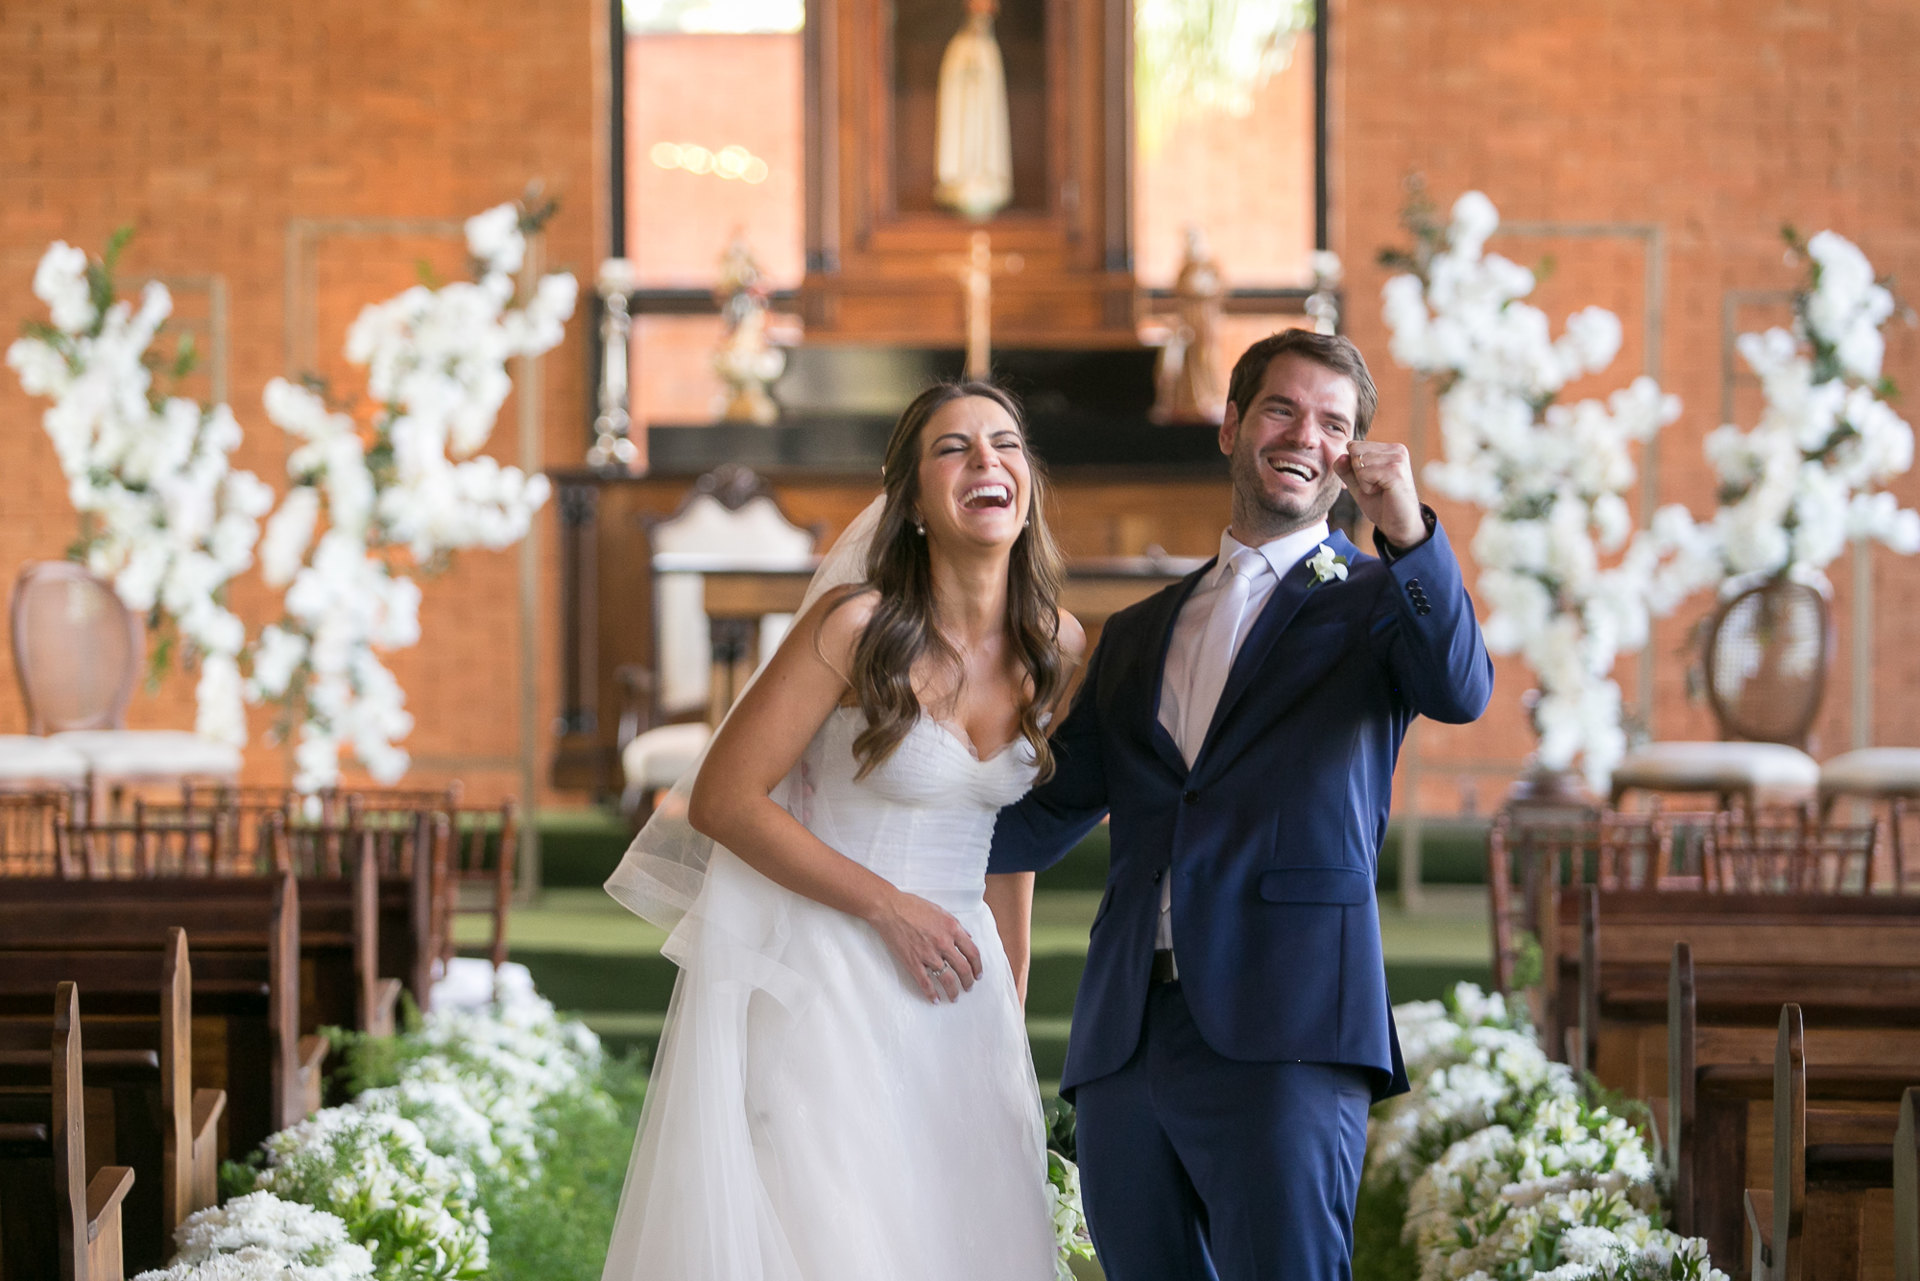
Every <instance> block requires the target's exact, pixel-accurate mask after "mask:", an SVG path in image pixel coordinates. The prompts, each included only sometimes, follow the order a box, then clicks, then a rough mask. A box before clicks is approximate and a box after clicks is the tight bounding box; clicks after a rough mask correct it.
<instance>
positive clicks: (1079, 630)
mask: <svg viewBox="0 0 1920 1281" xmlns="http://www.w3.org/2000/svg"><path fill="white" fill-rule="evenodd" d="M1060 653H1061V655H1062V656H1064V657H1065V658H1066V660H1067V663H1068V665H1069V666H1075V665H1078V664H1079V662H1080V660H1081V659H1083V658H1085V657H1086V656H1087V629H1086V628H1084V627H1082V626H1081V625H1080V620H1079V619H1077V618H1075V617H1074V616H1073V615H1072V614H1069V613H1068V612H1067V611H1066V610H1064V609H1063V610H1061V611H1060Z"/></svg>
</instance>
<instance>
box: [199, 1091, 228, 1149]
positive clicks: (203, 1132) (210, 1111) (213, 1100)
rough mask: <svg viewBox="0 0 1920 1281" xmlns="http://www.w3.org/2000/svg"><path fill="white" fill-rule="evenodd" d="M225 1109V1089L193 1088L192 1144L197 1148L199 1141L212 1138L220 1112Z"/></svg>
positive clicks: (218, 1121)
mask: <svg viewBox="0 0 1920 1281" xmlns="http://www.w3.org/2000/svg"><path fill="white" fill-rule="evenodd" d="M226 1110H227V1092H226V1091H225V1090H195V1091H194V1092H193V1146H194V1148H195V1149H196V1150H197V1149H198V1148H199V1146H200V1144H201V1143H203V1142H206V1141H209V1140H211V1139H212V1138H213V1136H214V1132H215V1129H216V1127H217V1126H218V1125H219V1124H220V1115H221V1113H223V1112H225V1111H226Z"/></svg>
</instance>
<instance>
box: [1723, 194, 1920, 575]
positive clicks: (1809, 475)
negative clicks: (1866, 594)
mask: <svg viewBox="0 0 1920 1281" xmlns="http://www.w3.org/2000/svg"><path fill="white" fill-rule="evenodd" d="M1788 244H1789V246H1790V253H1791V254H1792V255H1793V256H1795V257H1796V258H1797V259H1798V260H1799V261H1801V262H1802V263H1804V264H1805V266H1806V269H1807V271H1808V280H1807V283H1806V284H1805V285H1803V286H1802V287H1801V288H1800V289H1799V290H1797V291H1796V293H1795V295H1794V322H1793V328H1792V329H1791V330H1786V329H1779V328H1774V329H1769V330H1767V331H1766V332H1764V333H1758V334H1753V333H1749V334H1742V335H1741V336H1740V339H1739V343H1738V346H1739V351H1740V355H1741V357H1742V358H1743V359H1744V360H1745V361H1746V362H1747V365H1748V366H1749V367H1750V368H1751V369H1752V370H1753V372H1754V373H1755V374H1757V375H1758V376H1759V378H1760V385H1761V389H1762V392H1763V394H1764V395H1765V398H1766V408H1765V410H1764V411H1763V413H1762V414H1761V417H1760V421H1759V422H1758V423H1757V424H1755V426H1754V428H1753V430H1751V431H1748V432H1742V431H1741V430H1740V429H1739V428H1738V427H1736V426H1734V425H1732V424H1730V423H1729V424H1725V425H1723V426H1721V427H1719V428H1716V429H1715V430H1714V431H1712V432H1710V433H1709V434H1708V435H1707V439H1706V442H1705V449H1706V455H1707V460H1708V462H1709V463H1711V464H1712V466H1713V469H1714V474H1715V475H1716V476H1717V477H1718V479H1719V493H1720V505H1719V508H1718V510H1717V511H1716V512H1715V513H1714V517H1713V520H1712V522H1711V525H1710V526H1709V527H1708V528H1707V529H1706V530H1703V531H1699V532H1697V533H1695V534H1694V535H1693V537H1692V539H1691V543H1690V546H1689V547H1688V552H1689V556H1688V564H1689V565H1690V567H1691V569H1692V573H1693V578H1692V582H1693V583H1702V584H1704V583H1707V582H1712V581H1714V580H1716V579H1727V580H1731V581H1736V582H1737V581H1751V579H1752V578H1764V577H1772V576H1777V575H1784V574H1791V575H1794V576H1796V577H1800V578H1803V579H1812V580H1814V581H1819V579H1818V575H1819V572H1820V571H1821V570H1823V569H1824V568H1825V567H1826V566H1827V565H1829V564H1831V563H1832V562H1833V561H1834V560H1835V559H1836V558H1837V557H1838V556H1839V555H1840V553H1841V552H1842V551H1843V550H1845V548H1846V544H1847V541H1848V540H1849V539H1874V540H1877V541H1879V542H1881V543H1884V544H1885V545H1886V546H1888V547H1890V548H1892V549H1893V550H1894V551H1896V552H1899V553H1900V554H1902V555H1912V554H1913V553H1914V552H1916V551H1920V512H1916V511H1914V510H1913V509H1912V508H1902V507H1901V506H1900V505H1899V503H1898V501H1897V500H1896V499H1895V498H1894V496H1893V495H1892V494H1891V493H1889V492H1887V490H1886V488H1885V486H1887V485H1888V484H1889V483H1891V482H1892V481H1893V480H1895V479H1896V478H1898V477H1900V476H1903V475H1905V474H1906V473H1907V472H1908V471H1909V470H1910V469H1911V468H1912V467H1913V428H1912V427H1911V426H1909V425H1908V423H1907V422H1906V421H1905V420H1904V419H1902V418H1901V417H1900V415H1899V414H1897V413H1895V412H1894V410H1893V407H1892V406H1891V405H1889V404H1888V403H1887V399H1886V398H1887V397H1888V396H1890V395H1891V394H1892V392H1893V387H1892V384H1891V383H1890V382H1888V381H1887V379H1886V378H1885V377H1884V376H1883V375H1882V373H1881V360H1882V357H1883V354H1884V352H1885V349H1886V341H1885V338H1884V337H1883V336H1882V334H1881V332H1880V331H1881V328H1882V326H1884V325H1885V324H1886V323H1887V321H1888V320H1889V318H1891V317H1892V315H1893V314H1894V310H1895V308H1894V300H1893V295H1892V294H1891V293H1890V292H1889V291H1888V290H1887V289H1886V288H1885V287H1884V286H1883V285H1881V284H1879V283H1877V282H1876V281H1875V279H1874V274H1873V267H1872V264H1871V263H1869V262H1868V261H1867V258H1866V255H1864V254H1863V253H1861V252H1860V250H1859V248H1858V247H1856V246H1855V245H1854V244H1853V243H1852V242H1851V241H1849V240H1847V239H1846V238H1845V237H1843V236H1840V235H1837V234H1836V233H1834V232H1832V231H1823V232H1821V233H1820V234H1818V235H1816V236H1814V237H1813V239H1811V240H1809V241H1807V242H1806V243H1805V244H1804V245H1802V244H1801V243H1800V242H1799V240H1798V239H1797V238H1796V237H1794V236H1793V234H1792V233H1791V232H1789V233H1788ZM1688 585H1691V584H1688Z"/></svg>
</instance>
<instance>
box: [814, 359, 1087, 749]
mask: <svg viewBox="0 0 1920 1281" xmlns="http://www.w3.org/2000/svg"><path fill="white" fill-rule="evenodd" d="M968 396H978V397H980V398H982V399H984V400H991V401H992V402H993V403H994V404H996V405H998V406H1000V408H1002V409H1004V410H1006V411H1007V416H1008V417H1010V418H1011V419H1013V424H1014V426H1015V427H1016V428H1017V429H1018V431H1019V435H1020V448H1021V452H1022V453H1023V454H1024V455H1025V456H1026V460H1027V468H1028V474H1029V476H1030V477H1031V479H1030V480H1029V482H1028V487H1027V494H1028V504H1027V507H1028V520H1027V525H1026V527H1025V528H1024V529H1022V530H1021V531H1020V536H1019V538H1017V539H1016V540H1014V544H1013V551H1012V554H1011V556H1010V558H1009V560H1008V563H1007V639H1008V642H1009V644H1010V645H1011V647H1012V650H1013V654H1014V657H1015V658H1016V659H1017V660H1018V661H1019V663H1020V666H1021V667H1022V668H1023V669H1024V670H1025V673H1026V684H1027V689H1026V691H1025V696H1024V697H1023V698H1022V699H1021V702H1020V707H1019V713H1020V737H1022V738H1024V739H1026V741H1027V742H1028V743H1029V744H1031V745H1032V747H1033V753H1034V759H1035V762H1036V764H1037V765H1038V766H1039V770H1040V777H1041V778H1042V779H1044V778H1046V777H1048V776H1049V775H1051V774H1052V773H1053V752H1052V750H1051V749H1050V748H1049V747H1048V745H1047V735H1046V730H1045V729H1044V728H1043V727H1042V725H1041V715H1042V714H1043V713H1044V712H1045V711H1046V709H1048V708H1050V707H1052V706H1053V704H1054V703H1055V701H1057V700H1058V699H1059V697H1060V694H1061V692H1062V691H1063V690H1064V688H1065V686H1066V681H1067V674H1068V673H1067V664H1066V661H1065V660H1064V658H1063V657H1062V656H1061V653H1060V585H1061V583H1062V582H1063V581H1064V580H1065V578H1066V567H1065V561H1064V559H1063V558H1062V557H1061V555H1060V548H1059V545H1058V544H1056V543H1055V542H1054V540H1053V533H1052V531H1051V530H1049V529H1048V528H1047V521H1046V508H1047V492H1048V491H1047V479H1046V473H1045V471H1044V469H1043V468H1042V467H1041V464H1040V460H1039V459H1038V458H1036V457H1034V455H1033V451H1032V450H1031V449H1029V448H1028V447H1027V427H1026V419H1025V417H1024V416H1023V415H1022V414H1021V412H1020V404H1019V402H1018V401H1016V400H1015V399H1014V398H1013V397H1012V396H1011V395H1010V394H1008V393H1007V392H1006V391H1005V390H1004V389H1002V388H1000V387H996V386H994V385H993V384H992V383H986V382H973V381H968V382H958V383H939V384H936V385H935V386H932V387H929V388H928V389H927V390H926V391H923V392H921V393H920V395H919V396H918V397H916V398H915V399H914V402H913V403H912V404H911V405H908V406H907V408H906V411H905V412H904V413H902V414H901V415H900V421H899V422H897V423H895V424H894V427H893V435H892V437H891V438H890V439H889V440H888V441H887V453H886V463H885V469H884V473H883V477H882V492H883V494H884V496H885V502H884V503H883V504H882V506H881V511H880V522H879V524H878V525H877V526H875V528H874V531H873V543H872V545H871V547H870V548H869V549H868V552H867V577H866V581H865V582H864V583H863V584H861V586H860V588H858V589H856V590H855V591H853V592H851V593H849V594H848V595H847V596H844V597H842V598H841V600H840V601H839V602H836V604H835V606H834V608H838V607H839V605H840V604H844V603H845V602H846V600H848V599H851V597H852V596H856V595H859V594H860V593H861V592H862V591H869V590H870V591H873V592H876V593H877V594H878V600H877V601H876V602H875V603H874V608H873V615H872V617H871V618H869V619H868V620H867V625H866V627H865V629H864V630H863V631H862V632H861V633H860V639H859V641H858V642H857V643H856V644H855V646H854V650H853V665H852V671H851V672H850V673H849V674H848V681H849V683H850V684H851V685H852V687H853V696H854V700H855V702H856V703H857V704H858V705H859V707H860V710H861V711H862V712H863V713H865V715H866V719H867V727H866V729H864V730H863V731H861V733H860V735H859V736H858V737H857V738H855V739H854V740H853V755H854V759H855V760H857V761H858V762H859V765H860V768H859V772H858V774H856V776H855V777H857V778H865V777H866V776H867V775H868V774H869V773H871V772H872V771H873V769H874V768H875V767H876V766H878V765H879V764H880V763H881V762H882V761H884V760H886V759H887V757H889V756H891V755H892V754H893V752H894V749H895V748H897V747H899V746H900V742H901V740H902V739H904V738H906V736H907V732H908V731H909V730H911V729H912V728H913V723H914V721H916V720H918V719H919V717H920V714H921V707H920V699H919V696H918V695H916V694H915V693H914V691H913V670H914V665H915V664H916V663H918V662H919V661H920V660H921V659H922V658H927V657H932V658H935V659H937V660H938V661H940V662H944V663H947V664H949V665H951V666H952V667H953V669H954V671H955V672H956V674H957V673H958V672H959V670H960V655H959V653H958V652H956V651H955V649H954V648H953V645H952V644H951V643H950V642H949V641H948V640H947V638H946V637H944V636H942V635H941V634H940V629H939V627H938V626H937V625H936V623H935V620H934V600H933V568H932V563H931V561H930V559H929V556H928V551H927V539H926V535H924V534H922V533H918V532H916V531H915V529H914V523H915V521H914V512H915V510H916V509H917V507H918V504H919V498H920V433H921V430H922V429H923V428H925V426H926V425H927V421H928V420H929V419H930V418H932V417H933V415H934V414H935V413H936V412H937V411H938V410H939V409H940V408H941V407H942V406H944V405H948V404H951V403H952V402H954V401H956V400H961V399H964V398H966V397H968Z"/></svg>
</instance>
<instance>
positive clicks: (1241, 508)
mask: <svg viewBox="0 0 1920 1281" xmlns="http://www.w3.org/2000/svg"><path fill="white" fill-rule="evenodd" d="M1228 463H1229V467H1228V470H1229V474H1230V475H1231V476H1232V479H1233V521H1234V524H1235V525H1237V526H1244V527H1245V529H1246V532H1247V533H1249V534H1253V535H1257V536H1258V537H1259V539H1260V541H1262V542H1265V541H1267V540H1269V539H1274V538H1280V537H1282V536H1284V535H1286V534H1290V533H1292V532H1293V531H1294V530H1296V529H1305V528H1306V527H1307V526H1308V525H1313V524H1317V523H1319V522H1320V521H1322V520H1324V519H1326V515H1327V513H1328V512H1330V511H1332V510H1333V504H1334V502H1335V501H1336V500H1338V499H1339V497H1340V491H1341V489H1342V488H1344V486H1342V485H1341V483H1340V478H1339V477H1338V476H1336V475H1334V474H1333V472H1332V471H1327V472H1325V473H1323V474H1322V475H1321V477H1320V483H1319V485H1318V486H1317V487H1316V488H1315V489H1314V490H1313V492H1311V493H1308V494H1276V493H1274V492H1273V491H1272V490H1270V489H1269V488H1268V487H1267V485H1268V478H1269V477H1271V476H1272V475H1273V472H1272V469H1270V468H1269V467H1268V466H1267V464H1266V462H1265V461H1264V460H1262V459H1261V457H1260V455H1259V454H1258V453H1256V452H1255V451H1253V450H1252V449H1240V448H1236V449H1235V450H1234V451H1233V453H1232V455H1231V456H1230V457H1229V459H1228Z"/></svg>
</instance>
